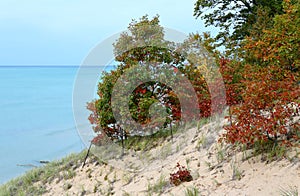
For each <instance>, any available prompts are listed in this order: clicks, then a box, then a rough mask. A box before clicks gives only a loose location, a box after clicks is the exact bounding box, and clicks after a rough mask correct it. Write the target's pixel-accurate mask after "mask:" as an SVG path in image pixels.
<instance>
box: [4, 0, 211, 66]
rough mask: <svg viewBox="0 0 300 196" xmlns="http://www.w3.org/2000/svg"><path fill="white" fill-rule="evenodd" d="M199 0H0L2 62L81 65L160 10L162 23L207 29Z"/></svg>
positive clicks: (188, 29)
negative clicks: (117, 35) (109, 40)
mask: <svg viewBox="0 0 300 196" xmlns="http://www.w3.org/2000/svg"><path fill="white" fill-rule="evenodd" d="M195 1H196V0H177V1H176V0H151V1H150V0H144V1H141V0H127V1H121V0H108V1H102V0H86V1H83V0H73V1H70V0H66V1H61V0H39V1H38V0H27V1H21V0H1V1H0V35H1V36H0V65H80V63H81V62H82V61H83V59H84V58H85V57H86V55H87V54H88V53H89V51H90V50H91V49H92V48H93V47H94V46H95V45H96V44H98V43H99V42H101V41H102V40H104V39H105V38H107V37H109V36H111V35H113V34H115V33H119V32H121V31H123V30H126V28H127V26H128V24H129V23H130V21H131V19H133V18H135V19H138V18H140V17H141V16H143V15H145V14H148V15H149V16H150V17H152V16H155V15H156V14H159V15H160V21H161V25H162V26H164V27H168V28H171V29H176V30H178V31H181V32H184V33H186V34H188V33H191V32H203V31H209V30H210V29H208V28H204V25H203V22H202V21H201V20H200V19H197V20H196V19H195V17H194V16H193V9H194V3H195Z"/></svg>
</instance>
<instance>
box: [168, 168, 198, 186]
mask: <svg viewBox="0 0 300 196" xmlns="http://www.w3.org/2000/svg"><path fill="white" fill-rule="evenodd" d="M176 167H177V168H178V170H177V172H175V173H171V174H170V183H171V184H173V185H175V186H178V185H180V184H181V183H182V182H190V181H192V180H193V177H192V176H191V173H190V171H189V170H188V169H187V168H186V167H185V166H181V165H180V164H179V163H177V166H176Z"/></svg>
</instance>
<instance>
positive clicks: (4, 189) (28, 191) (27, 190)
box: [0, 150, 87, 196]
mask: <svg viewBox="0 0 300 196" xmlns="http://www.w3.org/2000/svg"><path fill="white" fill-rule="evenodd" d="M86 153H87V151H86V150H84V151H82V152H80V153H77V154H76V153H74V154H70V155H68V156H67V157H65V158H63V159H61V160H57V161H52V162H50V163H48V164H46V165H44V166H41V167H38V168H34V169H32V170H30V171H28V172H26V173H25V174H24V175H22V176H20V177H17V178H15V179H12V180H10V181H8V182H7V183H5V184H3V185H1V186H0V195H1V196H11V195H14V196H23V195H24V196H25V195H26V196H27V195H42V194H43V193H46V192H47V190H46V186H45V184H46V183H48V182H52V181H53V180H56V181H57V182H59V181H60V180H66V179H70V178H73V177H74V176H76V173H75V171H74V170H75V169H76V168H78V167H80V166H81V165H82V162H83V160H84V157H85V155H86ZM37 182H40V183H37Z"/></svg>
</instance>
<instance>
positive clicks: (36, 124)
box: [0, 66, 88, 184]
mask: <svg viewBox="0 0 300 196" xmlns="http://www.w3.org/2000/svg"><path fill="white" fill-rule="evenodd" d="M77 71H78V67H28V66H27V67H21V66H19V67H12V66H10V67H9V66H7V67H3V66H2V67H0V157H1V161H0V184H2V183H4V182H6V181H8V180H9V179H11V178H14V177H16V176H18V175H20V174H23V173H24V172H25V171H27V170H29V169H31V168H30V167H24V166H18V165H27V164H32V165H37V166H38V165H39V161H40V160H47V161H48V160H49V161H51V160H55V159H59V158H62V157H64V156H66V155H68V154H70V153H72V152H80V151H81V150H83V149H84V148H85V145H84V144H83V143H82V141H81V139H80V137H79V134H78V133H77V130H76V126H75V122H74V118H73V110H72V92H73V84H74V79H75V77H76V73H77ZM86 123H87V125H88V121H87V122H86Z"/></svg>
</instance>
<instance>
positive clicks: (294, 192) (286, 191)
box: [280, 186, 298, 196]
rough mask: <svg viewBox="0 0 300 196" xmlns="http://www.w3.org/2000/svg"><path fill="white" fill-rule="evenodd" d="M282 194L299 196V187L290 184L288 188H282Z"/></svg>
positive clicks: (284, 195)
mask: <svg viewBox="0 0 300 196" xmlns="http://www.w3.org/2000/svg"><path fill="white" fill-rule="evenodd" d="M280 195H282V196H298V187H296V186H289V188H288V189H286V188H281V189H280Z"/></svg>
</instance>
